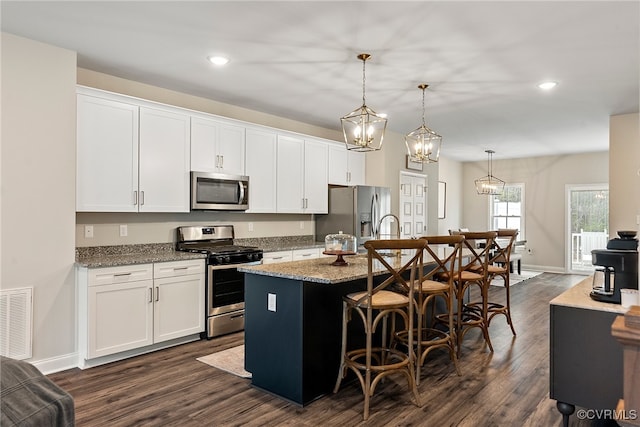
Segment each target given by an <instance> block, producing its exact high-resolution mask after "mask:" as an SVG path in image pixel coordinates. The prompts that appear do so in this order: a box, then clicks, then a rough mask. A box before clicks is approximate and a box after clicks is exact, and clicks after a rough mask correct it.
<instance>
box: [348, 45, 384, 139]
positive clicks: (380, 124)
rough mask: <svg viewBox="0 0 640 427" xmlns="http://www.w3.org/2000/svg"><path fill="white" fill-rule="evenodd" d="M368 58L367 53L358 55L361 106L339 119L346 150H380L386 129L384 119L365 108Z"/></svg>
mask: <svg viewBox="0 0 640 427" xmlns="http://www.w3.org/2000/svg"><path fill="white" fill-rule="evenodd" d="M370 57H371V55H369V54H368V53H361V54H360V55H358V59H360V60H361V61H362V106H361V107H360V108H358V109H356V110H354V111H352V112H351V113H349V114H347V115H346V116H344V117H341V118H340V121H341V122H342V133H343V134H344V142H345V144H346V145H347V150H352V151H376V150H380V149H381V148H382V140H383V139H384V132H385V130H386V128H387V119H386V117H383V116H382V115H380V114H378V113H376V112H375V111H373V110H372V109H371V108H369V107H367V104H366V102H365V64H366V62H367V60H368V59H369V58H370Z"/></svg>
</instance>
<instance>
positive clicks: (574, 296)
mask: <svg viewBox="0 0 640 427" xmlns="http://www.w3.org/2000/svg"><path fill="white" fill-rule="evenodd" d="M592 284H593V276H589V277H587V278H585V279H584V280H582V281H581V282H580V283H578V284H577V285H575V286H573V287H572V288H570V289H568V290H566V291H564V292H563V293H561V294H560V295H558V296H557V297H555V298H554V299H552V300H551V302H550V304H551V305H561V306H565V307H574V308H583V309H587V310H599V311H608V312H611V313H620V314H624V313H626V312H627V310H628V308H623V307H622V306H621V305H620V304H612V303H607V302H600V301H595V300H593V299H591V297H590V296H589V293H590V292H591V289H592V288H593V285H592Z"/></svg>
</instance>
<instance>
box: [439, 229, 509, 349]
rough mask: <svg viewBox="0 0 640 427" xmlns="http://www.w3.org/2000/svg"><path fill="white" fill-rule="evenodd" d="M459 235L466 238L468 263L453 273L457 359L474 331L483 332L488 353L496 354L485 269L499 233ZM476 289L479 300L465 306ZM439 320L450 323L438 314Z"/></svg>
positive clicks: (464, 253) (441, 277)
mask: <svg viewBox="0 0 640 427" xmlns="http://www.w3.org/2000/svg"><path fill="white" fill-rule="evenodd" d="M460 235H462V236H464V241H463V244H462V248H463V249H462V252H463V253H462V257H463V259H465V262H464V263H463V264H462V266H461V268H460V269H455V270H454V272H453V283H454V289H455V294H456V301H457V305H458V306H457V309H456V313H455V315H454V322H455V331H456V338H457V346H458V358H459V357H460V353H461V348H462V340H463V339H464V336H465V335H466V333H467V332H469V330H471V329H473V328H480V330H482V335H483V336H484V340H485V341H486V343H487V345H488V346H489V350H490V351H493V345H492V344H491V338H490V337H489V322H488V318H487V313H488V311H487V309H488V305H487V304H488V293H489V289H488V286H489V284H488V283H489V282H488V281H487V279H488V273H487V268H486V267H487V265H488V263H489V259H490V250H491V247H492V245H493V241H494V239H495V238H496V236H497V235H498V233H496V232H495V231H486V232H473V231H472V232H460ZM449 274H450V273H449ZM446 278H448V274H447V273H443V274H441V275H440V276H439V279H441V280H442V279H446ZM474 286H475V287H476V288H477V290H478V291H479V294H480V301H479V302H472V303H465V301H464V298H465V294H467V293H468V291H469V290H470V289H471V288H472V287H474ZM436 318H437V319H438V321H439V322H440V323H444V322H448V317H446V316H443V315H438V316H436Z"/></svg>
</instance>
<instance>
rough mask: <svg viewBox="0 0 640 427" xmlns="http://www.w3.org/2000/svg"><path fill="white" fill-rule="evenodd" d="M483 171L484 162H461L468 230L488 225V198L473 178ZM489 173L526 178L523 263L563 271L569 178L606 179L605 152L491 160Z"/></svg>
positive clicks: (512, 178)
mask: <svg viewBox="0 0 640 427" xmlns="http://www.w3.org/2000/svg"><path fill="white" fill-rule="evenodd" d="M486 174H487V162H486V160H484V161H479V162H471V163H465V164H464V165H463V195H464V196H463V197H464V208H463V211H464V212H463V221H462V224H463V226H464V227H467V228H469V229H470V230H486V229H487V227H489V225H490V224H489V202H488V200H489V198H488V197H487V196H481V195H478V194H477V193H476V190H475V185H474V180H476V179H477V178H479V177H481V176H484V175H486ZM493 174H494V175H495V176H497V177H498V178H500V179H502V180H504V181H506V182H507V183H524V185H525V201H524V202H525V215H526V219H525V221H526V239H527V248H528V249H531V250H532V253H531V254H524V258H523V264H527V265H530V266H534V267H536V268H538V269H544V270H546V271H565V250H566V221H565V217H566V213H565V186H566V185H567V184H601V183H608V182H609V156H608V152H606V151H605V152H596V153H583V154H574V155H560V156H545V157H531V158H525V159H511V160H495V157H494V161H493Z"/></svg>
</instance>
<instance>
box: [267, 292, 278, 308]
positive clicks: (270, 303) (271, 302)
mask: <svg viewBox="0 0 640 427" xmlns="http://www.w3.org/2000/svg"><path fill="white" fill-rule="evenodd" d="M267 310H269V311H276V294H267Z"/></svg>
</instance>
